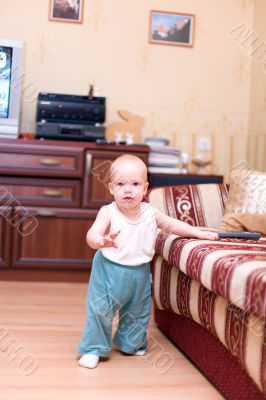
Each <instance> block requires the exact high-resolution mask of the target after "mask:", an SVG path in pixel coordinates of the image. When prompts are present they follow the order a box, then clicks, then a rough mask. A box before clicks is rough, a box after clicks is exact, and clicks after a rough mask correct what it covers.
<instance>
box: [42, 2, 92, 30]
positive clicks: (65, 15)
mask: <svg viewBox="0 0 266 400" xmlns="http://www.w3.org/2000/svg"><path fill="white" fill-rule="evenodd" d="M83 2H84V0H50V6H49V21H61V22H74V23H77V24H81V23H82V19H83Z"/></svg>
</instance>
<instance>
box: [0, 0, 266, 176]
mask: <svg viewBox="0 0 266 400" xmlns="http://www.w3.org/2000/svg"><path fill="white" fill-rule="evenodd" d="M151 9H153V10H161V11H170V12H178V13H179V12H180V13H189V14H193V15H195V34H194V46H193V47H192V48H184V47H180V46H166V45H161V44H150V43H149V40H148V35H149V17H150V10H151ZM29 10H31V12H30V13H29ZM48 10H49V1H48V0H38V1H36V0H24V1H23V2H19V1H17V0H9V1H8V2H4V3H3V5H1V10H0V21H1V36H2V37H5V38H10V39H20V40H23V42H24V44H25V65H24V68H25V75H24V82H23V85H24V87H23V107H22V130H24V131H29V130H31V131H32V130H34V128H35V122H34V121H35V112H36V96H37V93H38V92H39V91H48V92H59V93H60V92H62V93H72V94H86V93H87V92H88V88H89V84H90V83H93V84H94V85H95V86H99V87H100V89H101V94H102V95H103V96H106V98H107V121H106V123H107V124H109V123H111V122H113V121H116V120H118V119H119V117H118V115H117V111H118V110H119V109H127V110H129V111H130V112H133V113H136V114H139V115H141V116H143V117H144V118H145V119H146V124H145V126H144V128H143V132H142V135H143V138H144V137H148V136H157V137H160V136H163V137H167V138H169V139H170V140H171V144H174V145H177V146H179V147H180V148H181V150H183V151H186V152H188V153H189V155H190V157H191V158H192V157H193V156H195V155H196V154H197V152H198V140H199V139H200V138H202V137H203V138H209V139H210V141H211V149H210V156H211V158H212V160H213V164H212V167H211V168H212V171H213V172H216V173H219V174H224V175H226V174H227V173H228V170H229V168H231V167H232V166H233V165H235V164H237V163H239V162H241V161H247V162H248V163H249V165H250V166H251V168H257V169H260V170H262V171H266V160H265V154H266V55H265V62H264V52H263V51H264V47H263V44H264V43H266V28H265V27H264V25H265V24H264V21H263V19H265V15H266V2H265V0H224V1H213V0H201V1H200V2H195V1H193V0H186V1H185V0H179V1H178V2H177V1H175V0H154V1H152V2H151V1H143V0H134V2H133V1H129V0H126V1H125V0H112V1H110V0H84V16H83V23H82V24H73V23H63V22H55V21H49V20H48ZM228 10H230V12H228ZM259 44H261V47H260V48H258V50H257V53H256V52H254V50H255V48H256V46H258V45H259ZM259 51H260V53H259ZM265 54H266V51H265Z"/></svg>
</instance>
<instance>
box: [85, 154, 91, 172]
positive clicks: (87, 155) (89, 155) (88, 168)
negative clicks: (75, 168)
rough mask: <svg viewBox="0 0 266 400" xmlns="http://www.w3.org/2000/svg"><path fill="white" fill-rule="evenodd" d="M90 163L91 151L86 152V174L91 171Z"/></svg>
mask: <svg viewBox="0 0 266 400" xmlns="http://www.w3.org/2000/svg"><path fill="white" fill-rule="evenodd" d="M91 164H92V154H91V153H87V154H86V171H87V174H88V175H89V174H90V172H91Z"/></svg>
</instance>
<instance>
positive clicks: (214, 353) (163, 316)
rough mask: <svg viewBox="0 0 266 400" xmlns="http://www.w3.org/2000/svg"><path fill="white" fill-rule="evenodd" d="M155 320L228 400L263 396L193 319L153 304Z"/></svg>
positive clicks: (236, 363)
mask: <svg viewBox="0 0 266 400" xmlns="http://www.w3.org/2000/svg"><path fill="white" fill-rule="evenodd" d="M154 317H155V322H156V323H157V325H158V328H159V329H160V330H161V331H162V332H163V333H165V335H167V336H168V337H169V338H170V339H171V340H172V341H173V342H174V343H175V344H176V345H177V346H178V347H179V348H180V350H181V351H182V352H184V354H185V355H186V356H187V357H188V358H189V359H190V360H191V361H192V362H193V364H194V365H195V366H197V367H198V368H199V369H200V370H201V371H202V373H203V374H204V375H205V376H206V377H207V378H208V379H209V380H210V381H211V382H212V383H213V384H214V386H215V387H217V389H218V390H220V392H221V393H222V395H223V396H225V397H226V399H228V400H251V399H252V400H265V398H264V396H263V394H262V393H261V392H260V391H259V389H258V388H257V386H256V385H255V384H254V382H253V381H252V380H251V379H250V378H249V376H248V375H247V373H246V372H245V371H244V370H243V369H242V368H241V366H240V365H239V364H238V362H237V361H236V360H235V359H234V358H233V356H232V355H231V354H230V353H229V351H228V350H227V349H226V348H225V347H224V346H223V345H222V343H220V342H219V340H218V339H216V338H215V337H214V336H213V335H212V334H211V333H210V332H208V331H207V330H206V329H205V328H203V327H202V326H200V325H199V324H197V323H196V322H194V321H192V320H190V319H188V318H186V317H184V316H181V315H177V314H174V313H172V312H169V311H164V310H163V311H161V310H158V309H156V308H155V310H154Z"/></svg>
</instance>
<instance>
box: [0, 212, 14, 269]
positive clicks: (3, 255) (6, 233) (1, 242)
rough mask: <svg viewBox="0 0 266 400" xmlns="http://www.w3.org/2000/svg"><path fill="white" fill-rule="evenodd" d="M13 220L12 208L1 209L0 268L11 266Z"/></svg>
mask: <svg viewBox="0 0 266 400" xmlns="http://www.w3.org/2000/svg"><path fill="white" fill-rule="evenodd" d="M11 218H12V209H11V207H0V268H8V267H9V265H10V261H9V260H10V249H11V233H10V232H11V225H12V219H11Z"/></svg>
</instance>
